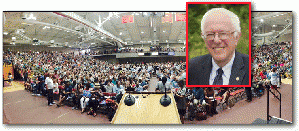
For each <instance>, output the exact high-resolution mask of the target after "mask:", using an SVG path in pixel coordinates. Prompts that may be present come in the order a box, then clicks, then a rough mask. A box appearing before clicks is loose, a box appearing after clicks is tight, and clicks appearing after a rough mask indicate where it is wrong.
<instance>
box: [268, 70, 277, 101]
mask: <svg viewBox="0 0 299 131" xmlns="http://www.w3.org/2000/svg"><path fill="white" fill-rule="evenodd" d="M269 77H270V80H271V90H272V92H273V93H274V95H278V94H277V85H278V82H279V78H278V73H277V72H276V67H274V68H272V72H271V73H270V74H269ZM274 95H273V98H274Z"/></svg>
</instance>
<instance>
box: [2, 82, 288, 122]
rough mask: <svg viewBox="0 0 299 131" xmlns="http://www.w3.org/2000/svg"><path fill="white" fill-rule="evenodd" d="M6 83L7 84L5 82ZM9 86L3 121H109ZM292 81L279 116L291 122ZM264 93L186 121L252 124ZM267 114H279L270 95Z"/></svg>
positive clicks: (262, 114) (283, 88)
mask: <svg viewBox="0 0 299 131" xmlns="http://www.w3.org/2000/svg"><path fill="white" fill-rule="evenodd" d="M157 81H158V80H157V79H156V78H152V79H151V82H150V86H149V89H148V90H149V91H154V90H155V86H156V83H157ZM6 84H7V83H6ZM12 84H13V85H12V86H8V85H5V87H4V88H3V123H4V124H110V122H109V121H108V118H107V116H106V115H103V114H99V115H97V116H96V117H93V116H90V115H86V113H84V114H81V113H80V111H79V110H72V109H71V107H67V106H63V107H60V108H57V107H56V106H48V105H47V99H46V98H45V97H41V96H31V93H30V92H28V91H26V90H24V87H23V85H22V84H20V83H19V82H12ZM291 84H292V80H291V79H284V80H283V84H282V86H281V88H280V89H279V90H280V91H281V93H282V118H283V119H285V120H288V121H293V118H292V112H293V110H292V109H293V108H292V107H293V103H292V98H293V95H292V94H293V91H292V85H291ZM266 96H267V95H266V94H265V95H263V96H262V97H260V98H254V99H253V101H252V102H249V103H248V102H246V101H245V100H241V101H239V102H237V103H236V104H235V105H234V106H233V107H232V108H231V109H229V110H228V109H226V110H224V111H222V112H219V114H217V115H214V116H213V117H209V118H208V119H207V120H202V121H197V120H195V121H188V120H187V121H186V122H185V123H186V124H251V123H252V122H253V121H254V120H255V119H257V118H261V119H264V120H266V113H267V111H266V109H267V107H266V102H267V99H266ZM270 115H272V116H279V101H278V100H276V99H274V98H272V96H270Z"/></svg>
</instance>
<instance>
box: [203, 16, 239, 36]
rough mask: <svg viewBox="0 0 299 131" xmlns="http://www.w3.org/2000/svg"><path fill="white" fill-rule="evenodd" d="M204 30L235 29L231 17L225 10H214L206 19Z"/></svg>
mask: <svg viewBox="0 0 299 131" xmlns="http://www.w3.org/2000/svg"><path fill="white" fill-rule="evenodd" d="M204 22H205V25H204V30H203V31H204V32H220V31H234V30H235V28H234V26H233V23H232V21H231V18H230V17H229V16H228V15H227V14H225V13H223V12H213V13H211V14H209V15H208V16H207V17H206V20H205V21H204Z"/></svg>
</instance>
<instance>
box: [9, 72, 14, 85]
mask: <svg viewBox="0 0 299 131" xmlns="http://www.w3.org/2000/svg"><path fill="white" fill-rule="evenodd" d="M12 80H13V79H12V75H11V73H10V72H9V73H8V84H9V85H12V84H11V82H12Z"/></svg>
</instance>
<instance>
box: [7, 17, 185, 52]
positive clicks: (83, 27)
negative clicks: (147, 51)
mask: <svg viewBox="0 0 299 131" xmlns="http://www.w3.org/2000/svg"><path fill="white" fill-rule="evenodd" d="M3 14H4V15H3V17H4V26H3V43H4V44H5V45H14V44H33V45H49V46H56V47H57V46H58V47H59V46H65V47H72V48H103V47H116V46H118V47H122V46H126V45H133V44H151V45H153V44H157V43H184V42H185V40H186V33H185V32H186V22H185V21H184V20H183V19H182V17H181V16H184V15H185V12H3ZM35 39H36V40H37V41H38V42H33V41H34V40H35Z"/></svg>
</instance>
